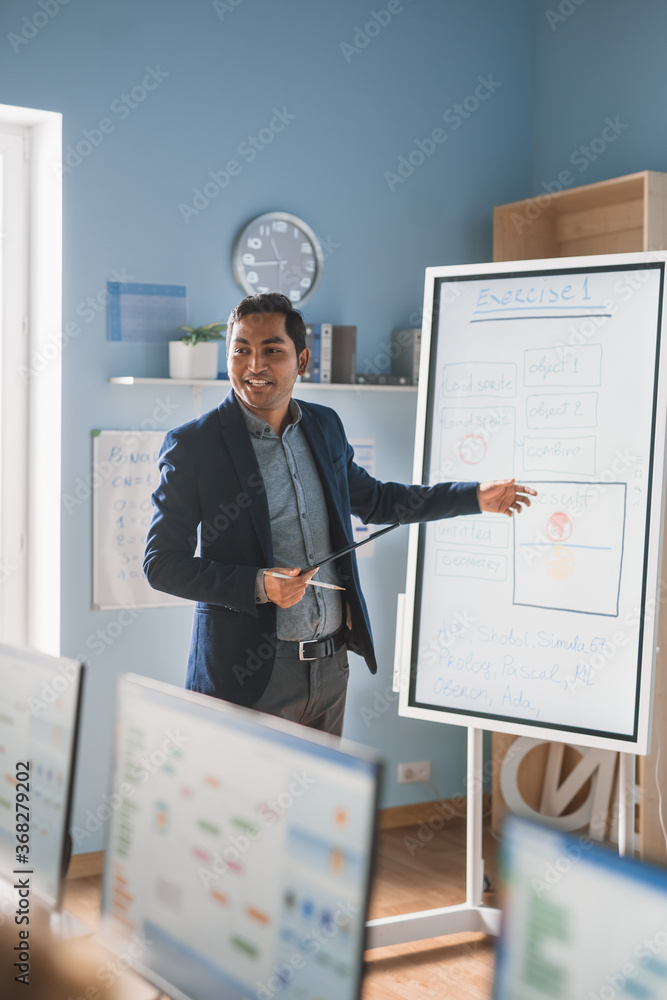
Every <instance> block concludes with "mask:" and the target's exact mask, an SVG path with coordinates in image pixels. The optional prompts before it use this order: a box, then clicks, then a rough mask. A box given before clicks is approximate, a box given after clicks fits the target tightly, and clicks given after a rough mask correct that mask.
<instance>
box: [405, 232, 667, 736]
mask: <svg viewBox="0 0 667 1000" xmlns="http://www.w3.org/2000/svg"><path fill="white" fill-rule="evenodd" d="M649 263H651V264H654V263H657V264H661V265H662V277H663V286H662V296H661V298H660V304H659V315H658V323H659V330H660V346H661V347H662V350H661V351H659V354H658V366H657V372H658V374H657V393H656V410H655V418H656V419H655V428H654V438H653V463H654V464H653V478H652V484H651V493H650V497H649V498H648V500H647V502H648V509H649V510H650V512H651V517H650V520H649V534H648V558H647V560H646V562H645V566H646V586H645V593H644V601H643V603H642V607H641V613H642V617H643V636H642V642H641V645H640V647H639V648H640V653H641V675H640V685H639V695H638V699H637V704H638V717H637V731H636V734H635V735H634V736H628V737H624V736H619V735H608V734H599V735H598V734H596V733H590V732H583V731H581V730H580V729H578V728H576V727H567V726H563V727H559V726H552V725H544V724H540V723H529V722H523V721H514V720H506V719H496V718H489V717H488V716H487V715H476V714H474V713H465V714H464V713H460V712H456V711H455V710H451V709H449V708H444V707H443V708H438V709H436V708H424V707H420V706H416V705H412V704H410V681H411V656H412V644H413V630H414V627H415V599H416V591H417V560H418V548H419V538H420V532H421V531H423V530H424V529H423V528H422V526H421V525H419V524H413V525H411V526H410V536H409V543H408V565H407V576H406V596H405V601H404V603H403V608H404V614H403V620H402V622H399V623H397V629H396V635H397V642H396V653H395V659H396V662H397V664H398V666H399V671H400V679H399V705H398V712H399V715H402V716H406V717H408V718H413V719H424V720H427V721H430V722H440V723H446V724H448V725H457V726H466V727H468V728H470V727H475V728H479V729H487V730H491V731H493V732H498V733H508V734H510V735H515V736H529V737H532V738H534V739H547V740H550V741H555V742H563V743H571V744H576V745H579V746H585V747H597V748H599V749H602V750H613V751H620V752H622V753H635V754H639V755H641V756H644V755H646V754H648V752H649V747H650V735H651V727H652V708H653V705H652V703H653V686H654V676H655V656H656V642H657V634H658V613H659V598H660V571H661V565H662V546H663V525H664V516H665V483H666V475H667V463H666V462H665V443H666V426H667V344H666V343H665V335H666V333H667V323H666V318H665V313H666V311H667V310H666V309H665V292H666V291H667V288H666V284H667V282H665V278H666V277H667V267H666V266H665V265H666V264H667V252H663V251H649V252H643V253H628V254H621V253H619V254H601V255H591V256H585V257H550V258H542V259H536V260H517V261H498V262H492V263H482V264H462V265H456V266H454V265H449V266H445V267H428V268H426V275H425V283H424V308H423V316H422V341H421V359H420V370H419V391H418V396H417V418H416V431H415V453H414V468H413V482H415V483H421V482H422V478H423V467H424V454H425V448H426V444H427V442H426V423H427V412H428V404H429V399H428V388H429V373H430V354H431V343H432V339H433V306H434V295H435V288H436V281H437V280H438V279H441V278H445V279H449V280H456V279H457V278H462V277H464V278H465V277H474V276H476V275H497V276H498V277H503V276H505V277H509V276H511V275H517V274H520V273H521V272H523V271H558V270H563V271H567V270H571V269H573V268H575V269H576V268H580V269H584V270H585V269H587V268H591V269H592V268H600V267H614V268H623V267H626V268H628V269H631V268H632V267H633V266H637V265H645V264H649ZM660 307H661V308H660ZM654 389H655V384H654ZM527 485H530V482H529V481H528V482H527ZM658 512H659V516H658ZM480 516H482V515H480ZM519 516H520V515H519ZM651 602H653V603H651ZM647 606H649V607H651V606H653V608H654V612H653V613H652V614H650V615H647V613H646V607H647Z"/></svg>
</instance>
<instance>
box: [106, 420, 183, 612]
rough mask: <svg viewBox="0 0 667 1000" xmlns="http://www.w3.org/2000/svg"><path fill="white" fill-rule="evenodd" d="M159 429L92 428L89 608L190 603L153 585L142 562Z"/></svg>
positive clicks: (155, 475) (156, 476)
mask: <svg viewBox="0 0 667 1000" xmlns="http://www.w3.org/2000/svg"><path fill="white" fill-rule="evenodd" d="M163 438H164V434H163V432H162V431H93V472H92V484H93V608H94V609H95V610H96V611H101V610H107V609H111V608H126V607H134V608H165V607H174V606H175V605H187V604H191V602H190V601H184V600H183V599H182V598H180V597H173V596H172V595H171V594H163V593H161V592H160V591H158V590H153V588H152V587H151V586H149V584H148V581H147V580H146V578H145V576H144V573H143V569H142V565H143V559H144V548H145V546H146V532H147V531H148V526H149V524H150V521H151V515H152V504H151V494H152V492H153V490H155V489H156V487H157V485H158V480H159V473H158V466H157V459H158V453H159V451H160V446H161V444H162V439H163Z"/></svg>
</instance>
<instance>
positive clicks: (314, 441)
mask: <svg viewBox="0 0 667 1000" xmlns="http://www.w3.org/2000/svg"><path fill="white" fill-rule="evenodd" d="M299 406H300V407H301V426H302V427H303V433H304V434H305V435H306V440H307V441H308V444H309V445H310V450H311V451H312V453H313V458H314V459H315V464H316V466H317V471H318V472H319V474H320V482H321V483H322V488H323V490H324V497H325V500H326V503H327V510H328V512H329V527H330V530H331V538H332V541H333V543H334V546H338V542H339V540H340V544H341V545H344V544H345V543H346V541H347V538H348V532H347V531H346V529H345V525H344V524H343V518H342V516H341V511H342V509H343V504H342V498H341V495H340V490H339V488H338V482H337V480H336V477H335V476H334V473H333V455H332V454H331V449H330V448H329V442H328V441H327V439H326V437H325V435H324V432H323V431H322V428H321V426H320V422H319V420H318V419H317V417H315V416H314V415H313V414H312V413H311V412H310V411H309V410H308V409H306V406H304V404H303V402H302V401H299Z"/></svg>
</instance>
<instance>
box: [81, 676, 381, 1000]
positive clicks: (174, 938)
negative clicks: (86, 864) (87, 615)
mask: <svg viewBox="0 0 667 1000" xmlns="http://www.w3.org/2000/svg"><path fill="white" fill-rule="evenodd" d="M378 775H379V764H378V762H377V760H376V759H375V758H374V757H373V755H372V754H371V753H370V752H369V751H366V750H363V749H362V748H359V747H356V746H352V745H351V744H347V743H341V742H340V741H339V740H338V739H336V738H334V737H331V736H328V735H326V734H321V733H313V731H312V730H308V729H305V728H304V727H302V726H297V725H294V724H292V723H287V722H283V721H281V720H278V719H275V718H273V717H271V716H267V715H262V714H260V713H258V712H253V711H251V710H249V709H243V708H238V707H236V706H233V705H229V704H227V703H226V702H223V701H220V700H219V699H215V698H210V697H208V696H206V695H200V694H195V693H193V692H190V691H183V690H181V689H180V688H176V687H173V686H171V685H168V684H163V683H160V682H157V681H151V680H148V679H146V678H143V677H136V676H133V675H126V676H124V677H122V678H121V679H120V682H119V689H118V703H117V722H116V740H115V753H114V764H113V778H112V786H111V790H110V799H109V801H110V802H111V804H112V809H113V810H114V812H113V816H112V819H111V823H110V829H109V839H108V845H107V852H106V860H105V870H104V891H103V903H102V919H101V922H100V934H101V937H102V940H104V941H105V942H106V943H107V944H109V945H110V947H111V948H112V949H114V950H115V951H117V952H119V953H122V954H125V955H128V954H130V955H132V956H133V963H132V964H133V968H134V969H135V971H137V972H139V973H140V974H141V975H143V976H144V977H145V978H147V979H148V980H149V981H150V982H152V983H154V984H155V985H156V986H158V987H159V988H160V989H161V990H163V992H165V993H167V995H168V996H170V997H173V998H177V1000H223V998H224V1000H228V998H229V1000H242V998H248V1000H253V998H257V1000H271V998H273V997H274V995H276V994H279V996H280V1000H283V998H287V997H289V998H292V997H293V998H299V1000H315V998H321V1000H355V998H357V997H358V996H359V991H360V980H361V968H362V956H363V950H364V937H365V923H366V916H367V902H368V890H369V884H370V872H371V859H372V845H373V836H374V820H375V812H376V806H377V787H378Z"/></svg>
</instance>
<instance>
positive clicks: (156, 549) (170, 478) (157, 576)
mask: <svg viewBox="0 0 667 1000" xmlns="http://www.w3.org/2000/svg"><path fill="white" fill-rule="evenodd" d="M158 467H159V470H160V484H159V486H158V488H157V489H156V490H155V492H154V493H153V497H152V500H153V517H152V520H151V524H150V527H149V529H148V534H147V536H146V551H145V554H144V564H143V565H144V573H145V574H146V578H147V580H148V582H149V584H150V585H151V587H153V588H154V589H155V590H161V591H164V592H165V593H167V594H175V595H176V596H177V597H184V598H185V599H186V600H190V601H200V602H203V603H207V604H218V605H223V606H225V607H229V608H234V609H235V610H238V611H246V612H248V613H249V614H252V615H255V616H256V615H257V608H256V601H255V579H256V576H257V571H258V569H259V568H260V567H258V566H236V565H226V564H224V563H219V562H215V561H214V560H212V559H203V558H202V557H201V556H195V551H196V548H197V529H198V527H199V523H200V521H201V505H200V500H199V490H198V486H197V475H196V470H195V467H194V463H193V460H192V456H191V454H190V452H189V449H188V448H187V446H186V445H185V444H184V443H183V441H182V440H181V439H180V438H179V436H178V435H177V434H175V433H174V432H173V431H168V432H167V434H166V435H165V439H164V442H163V444H162V448H161V450H160V456H159V458H158Z"/></svg>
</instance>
